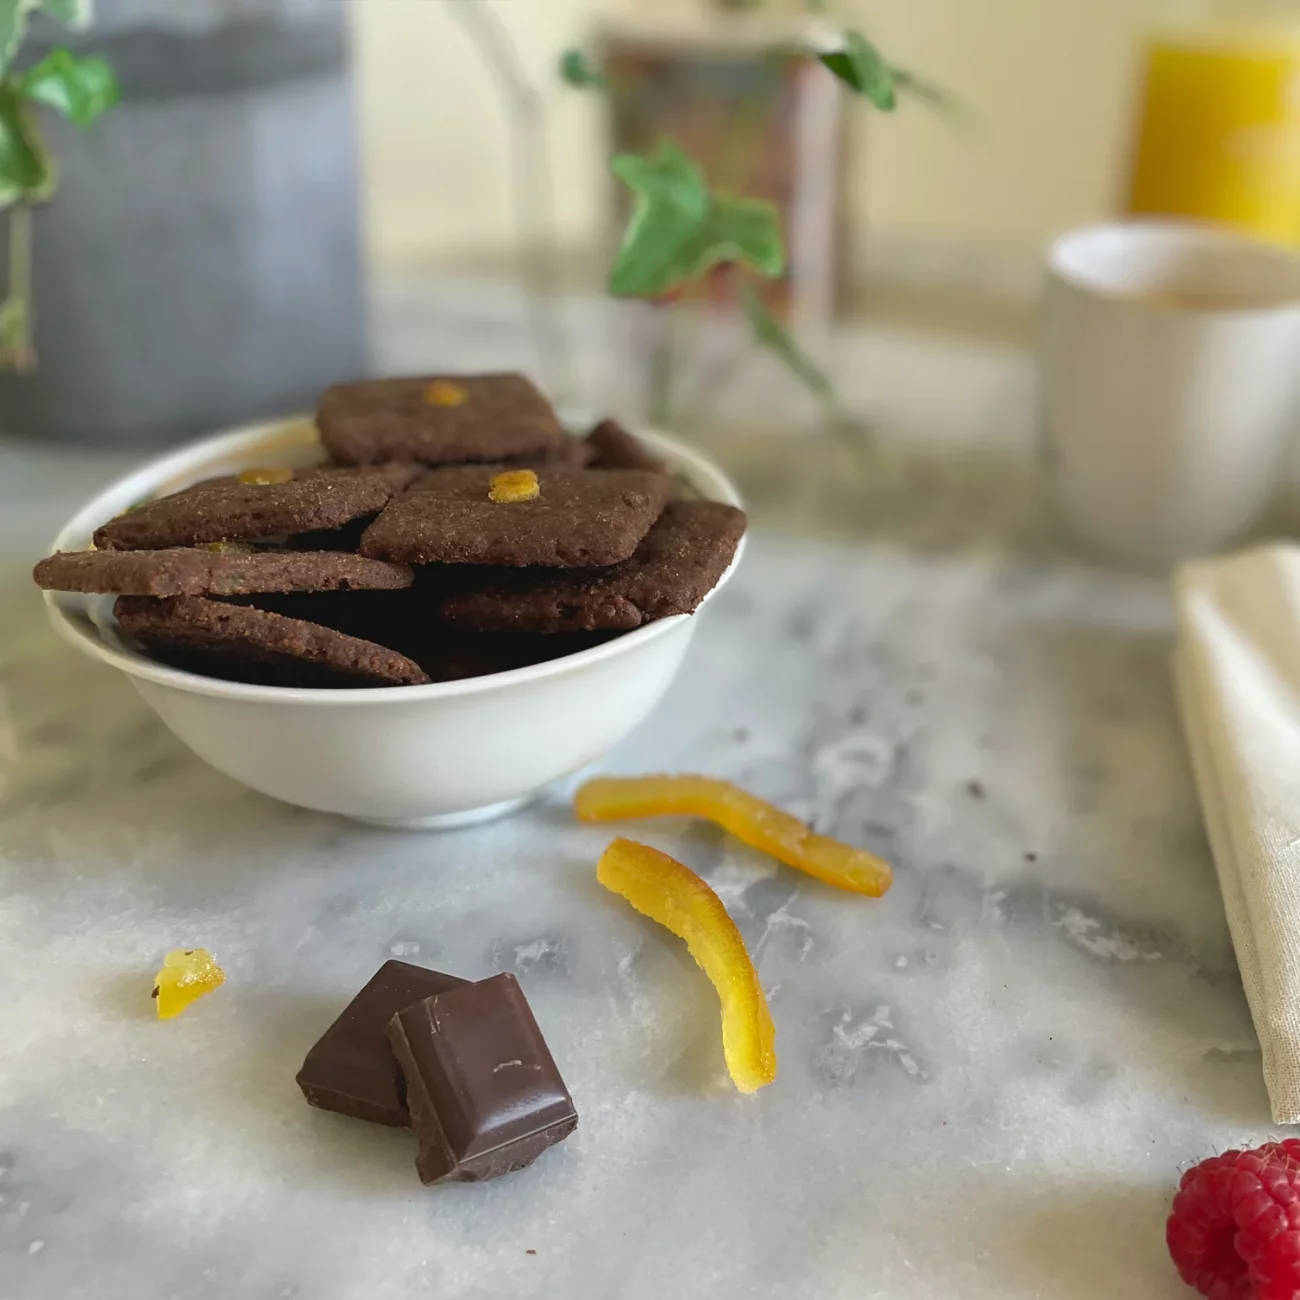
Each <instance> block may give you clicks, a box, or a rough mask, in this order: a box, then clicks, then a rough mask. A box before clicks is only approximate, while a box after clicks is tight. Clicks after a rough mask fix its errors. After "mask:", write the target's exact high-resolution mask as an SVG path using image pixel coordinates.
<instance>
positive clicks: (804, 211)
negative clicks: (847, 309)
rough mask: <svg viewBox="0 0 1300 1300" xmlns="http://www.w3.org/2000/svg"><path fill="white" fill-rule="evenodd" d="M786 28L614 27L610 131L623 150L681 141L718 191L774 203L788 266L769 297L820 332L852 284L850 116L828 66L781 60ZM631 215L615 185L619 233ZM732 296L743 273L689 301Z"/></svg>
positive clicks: (606, 57)
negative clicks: (779, 53)
mask: <svg viewBox="0 0 1300 1300" xmlns="http://www.w3.org/2000/svg"><path fill="white" fill-rule="evenodd" d="M783 35H786V33H785V32H784V29H783V28H782V27H774V26H773V25H771V24H770V23H768V22H764V21H758V22H755V21H753V19H752V18H751V17H750V16H749V15H736V14H727V13H725V12H717V13H713V14H706V15H702V16H700V17H698V18H697V19H696V20H695V21H691V20H690V18H689V17H688V16H686V15H682V16H680V17H674V18H668V19H665V17H664V16H659V17H658V18H657V19H643V20H631V19H628V20H620V21H619V22H617V23H613V22H607V23H606V24H605V26H604V27H603V29H602V31H601V33H600V45H601V52H602V60H603V66H604V68H605V73H606V76H607V78H608V82H609V91H610V93H609V95H608V97H607V102H608V104H609V110H608V111H609V123H608V129H609V133H610V137H611V139H610V143H611V146H612V148H613V150H614V151H615V152H622V151H631V152H644V151H646V150H648V149H651V148H653V147H654V145H655V144H656V143H657V142H658V141H659V140H661V139H662V138H664V137H665V136H671V137H672V138H673V139H675V140H676V141H677V142H678V143H679V144H680V145H681V146H682V147H683V149H685V151H686V152H687V153H688V154H689V155H690V156H691V157H692V158H694V159H696V160H697V161H699V162H700V163H701V164H702V165H703V167H704V170H705V172H706V173H707V175H708V177H709V180H710V182H711V183H712V185H714V186H715V187H716V188H718V189H721V190H724V191H727V192H729V193H733V194H739V195H746V196H750V197H755V198H764V199H767V200H769V201H770V202H772V203H774V204H775V205H776V207H777V209H778V210H779V211H780V213H781V215H782V219H783V224H784V227H785V231H786V239H787V245H788V250H789V262H788V266H787V269H786V273H785V275H784V276H782V277H781V278H779V279H776V280H772V281H769V282H766V283H765V284H763V285H762V286H761V287H762V292H763V296H764V299H765V301H766V303H767V305H768V306H769V307H770V308H771V309H772V310H773V311H775V312H777V313H779V314H780V315H781V316H783V317H784V318H786V319H787V320H789V321H790V322H791V323H792V324H794V325H796V326H797V327H800V328H809V329H817V328H822V327H825V326H826V325H827V324H828V323H829V322H830V321H831V320H832V319H833V318H834V317H835V315H836V314H837V311H838V309H839V308H840V306H841V305H842V303H843V302H844V299H845V297H846V293H847V288H848V285H847V275H846V264H847V258H846V251H847V247H848V230H849V213H848V210H847V202H846V200H847V195H848V192H849V187H848V184H847V181H848V168H849V140H848V132H847V115H846V114H845V113H844V111H843V105H842V103H841V98H840V94H839V90H838V87H837V85H836V83H835V81H834V79H833V78H831V77H827V76H826V75H825V71H824V69H822V68H821V67H820V66H819V65H818V64H816V63H815V62H814V61H812V60H798V59H790V58H788V57H784V58H776V57H773V54H772V50H773V48H774V47H779V46H780V45H781V43H782V40H781V37H782V36H783ZM627 212H628V196H627V194H626V192H625V191H623V190H622V187H615V190H614V194H613V200H612V202H611V206H610V227H611V232H613V231H616V230H618V229H621V227H622V225H623V223H624V222H625V220H626V217H627ZM734 294H735V284H734V277H731V276H727V275H718V276H715V277H712V278H711V279H710V280H708V281H707V282H705V284H704V285H701V286H696V287H695V289H694V290H693V291H692V293H691V294H690V296H692V297H694V298H697V299H703V300H706V301H717V302H727V301H730V300H731V299H732V298H733V297H734Z"/></svg>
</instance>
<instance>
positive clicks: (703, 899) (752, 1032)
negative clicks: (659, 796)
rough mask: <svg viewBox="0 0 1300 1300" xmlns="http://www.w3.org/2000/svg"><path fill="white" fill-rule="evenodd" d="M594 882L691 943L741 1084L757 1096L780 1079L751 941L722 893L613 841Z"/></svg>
mask: <svg viewBox="0 0 1300 1300" xmlns="http://www.w3.org/2000/svg"><path fill="white" fill-rule="evenodd" d="M596 879H597V880H599V881H600V883H601V884H602V885H604V886H605V888H606V889H609V890H612V891H613V892H614V893H616V894H618V895H620V896H621V897H623V898H626V899H627V901H628V902H629V903H631V904H632V906H633V907H635V908H636V910H637V911H638V912H641V913H642V914H643V915H645V916H648V917H649V918H650V919H651V920H652V921H658V923H659V924H660V925H662V926H664V927H665V928H666V929H669V930H671V931H672V932H673V933H674V934H675V935H676V936H677V937H678V938H679V939H685V940H686V948H687V951H688V952H689V953H690V954H691V956H692V957H694V958H695V960H696V962H697V963H698V964H699V966H700V967H701V968H702V969H703V971H704V973H705V974H706V975H707V976H708V977H709V979H711V980H712V981H713V987H714V988H716V989H717V990H718V997H719V998H720V999H721V1001H722V1052H723V1055H724V1056H725V1057H726V1058H727V1071H728V1072H729V1073H730V1075H731V1081H732V1082H733V1083H734V1084H735V1085H736V1087H737V1088H739V1089H740V1091H741V1092H757V1091H758V1089H759V1088H762V1087H764V1086H765V1085H766V1084H769V1083H771V1082H772V1080H773V1079H775V1078H776V1028H775V1026H774V1025H773V1024H772V1013H771V1012H770V1011H769V1010H768V1007H767V998H766V997H765V996H764V994H763V986H762V985H761V984H760V983H759V982H758V972H757V971H756V970H755V969H754V963H753V962H752V961H751V960H750V958H749V953H748V951H747V950H746V948H745V941H744V939H742V938H741V937H740V931H739V930H737V929H736V923H735V922H734V921H733V920H732V919H731V917H730V916H728V915H727V909H726V908H725V907H723V905H722V900H721V899H720V898H719V897H718V896H717V894H715V893H714V892H713V890H712V889H710V888H709V886H708V885H707V884H706V883H705V882H704V881H703V880H701V879H700V878H699V876H697V875H696V874H695V872H693V871H692V870H690V868H689V867H684V866H683V865H682V864H681V863H680V862H678V861H677V860H676V859H675V858H670V857H669V856H668V855H667V854H666V853H660V852H659V850H658V849H652V848H650V847H649V846H648V845H646V844H637V843H635V842H634V841H632V840H623V839H618V840H615V841H614V842H613V844H611V845H610V846H609V848H607V849H606V850H605V852H604V853H603V854H602V855H601V859H600V862H599V863H598V864H597V866H596Z"/></svg>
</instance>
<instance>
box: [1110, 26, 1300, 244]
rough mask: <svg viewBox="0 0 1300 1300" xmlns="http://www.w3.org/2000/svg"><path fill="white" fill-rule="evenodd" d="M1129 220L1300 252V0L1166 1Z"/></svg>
mask: <svg viewBox="0 0 1300 1300" xmlns="http://www.w3.org/2000/svg"><path fill="white" fill-rule="evenodd" d="M1162 18H1163V21H1161V22H1160V23H1158V24H1157V25H1156V26H1155V27H1154V28H1153V30H1152V34H1151V36H1150V38H1149V40H1148V42H1147V47H1146V51H1145V66H1144V75H1143V86H1142V94H1141V98H1140V101H1139V118H1138V132H1137V142H1136V148H1135V153H1134V159H1133V171H1132V177H1131V183H1130V192H1129V210H1130V211H1131V212H1133V213H1135V214H1142V215H1170V214H1176V215H1180V216H1187V217H1196V218H1200V219H1203V220H1207V221H1218V222H1226V223H1229V224H1231V225H1234V226H1237V227H1239V228H1240V229H1242V230H1245V231H1247V232H1249V233H1251V234H1254V235H1259V236H1261V237H1263V238H1265V239H1272V240H1277V241H1279V242H1281V243H1286V244H1292V245H1294V244H1297V243H1300V0H1181V3H1179V2H1177V0H1166V3H1165V4H1164V8H1163V14H1162Z"/></svg>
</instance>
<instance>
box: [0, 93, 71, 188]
mask: <svg viewBox="0 0 1300 1300" xmlns="http://www.w3.org/2000/svg"><path fill="white" fill-rule="evenodd" d="M57 184H58V173H57V171H56V169H55V166H54V160H53V159H52V158H51V157H50V156H49V154H47V153H46V152H45V145H44V143H43V142H42V140H41V136H40V132H39V131H38V130H37V128H36V123H35V121H33V119H32V115H31V111H30V110H29V109H28V108H27V106H26V105H25V104H24V103H23V102H22V99H21V98H20V97H19V95H18V92H17V91H15V90H14V89H13V88H12V87H10V86H3V85H0V208H7V207H9V206H11V205H12V204H14V203H19V202H22V203H40V202H42V201H43V200H45V199H48V198H49V197H50V195H52V194H53V193H54V190H55V186H56V185H57Z"/></svg>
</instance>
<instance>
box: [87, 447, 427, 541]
mask: <svg viewBox="0 0 1300 1300" xmlns="http://www.w3.org/2000/svg"><path fill="white" fill-rule="evenodd" d="M420 472H421V471H420V470H419V469H417V468H416V467H414V466H411V465H384V466H380V467H378V468H376V469H365V470H358V469H324V470H323V469H310V470H300V471H298V472H297V473H296V474H295V475H294V477H293V478H292V479H290V480H289V482H287V483H241V482H240V481H239V480H238V479H216V480H213V481H210V482H206V483H201V484H197V485H196V486H194V487H189V488H186V489H184V490H183V491H181V492H176V493H174V494H173V495H171V496H167V497H159V498H158V500H156V501H150V502H147V503H146V504H144V505H142V506H138V507H137V508H136V509H134V510H132V511H130V512H129V513H127V514H124V515H121V516H119V517H118V518H117V519H114V520H111V521H110V522H109V523H107V524H105V525H104V526H103V527H102V528H100V529H98V530H97V531H96V533H95V545H96V546H98V547H100V548H102V549H105V550H122V551H128V550H155V549H158V548H161V547H169V546H197V545H200V544H202V543H205V542H235V541H255V540H257V539H258V538H261V537H280V536H283V535H284V534H286V533H305V532H309V531H311V530H313V529H318V528H339V527H341V526H342V525H343V524H346V523H347V522H348V521H349V520H352V519H357V518H360V517H361V516H362V515H372V514H375V513H376V512H377V511H379V510H382V509H383V508H384V506H386V505H387V504H388V502H389V501H391V500H392V498H393V495H394V494H395V493H396V492H399V491H401V489H402V488H404V487H406V485H407V484H408V483H410V482H411V481H412V480H413V479H415V478H417V477H418V476H419V474H420Z"/></svg>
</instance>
